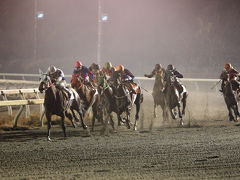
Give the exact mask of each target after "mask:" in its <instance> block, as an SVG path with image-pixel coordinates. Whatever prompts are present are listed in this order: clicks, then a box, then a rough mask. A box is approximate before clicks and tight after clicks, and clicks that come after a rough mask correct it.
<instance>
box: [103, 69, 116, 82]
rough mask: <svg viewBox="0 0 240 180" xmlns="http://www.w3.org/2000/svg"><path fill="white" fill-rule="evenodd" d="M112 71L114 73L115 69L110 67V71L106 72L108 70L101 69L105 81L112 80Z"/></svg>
mask: <svg viewBox="0 0 240 180" xmlns="http://www.w3.org/2000/svg"><path fill="white" fill-rule="evenodd" d="M114 71H115V68H114V67H112V68H111V69H110V70H108V69H106V68H103V69H102V72H103V74H104V75H105V76H106V79H107V80H110V81H111V80H112V77H113V73H114Z"/></svg>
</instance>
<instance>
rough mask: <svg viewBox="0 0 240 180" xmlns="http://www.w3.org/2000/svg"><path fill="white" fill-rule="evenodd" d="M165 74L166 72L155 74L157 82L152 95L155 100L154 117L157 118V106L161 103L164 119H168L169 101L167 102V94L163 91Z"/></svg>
mask: <svg viewBox="0 0 240 180" xmlns="http://www.w3.org/2000/svg"><path fill="white" fill-rule="evenodd" d="M163 76H164V74H160V73H157V74H156V75H155V82H154V86H153V92H152V96H153V100H154V111H153V116H154V118H156V107H157V106H158V105H160V106H161V108H162V117H163V120H167V119H168V112H167V106H166V104H167V103H166V98H165V94H164V93H163V91H162V90H163V88H164V83H163V78H164V77H163Z"/></svg>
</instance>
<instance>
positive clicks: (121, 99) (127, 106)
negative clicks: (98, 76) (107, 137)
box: [111, 72, 143, 130]
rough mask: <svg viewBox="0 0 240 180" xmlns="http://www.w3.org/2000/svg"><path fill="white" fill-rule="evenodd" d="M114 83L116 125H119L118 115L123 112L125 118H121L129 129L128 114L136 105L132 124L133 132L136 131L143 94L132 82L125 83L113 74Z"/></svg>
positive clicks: (118, 75)
mask: <svg viewBox="0 0 240 180" xmlns="http://www.w3.org/2000/svg"><path fill="white" fill-rule="evenodd" d="M113 76H114V83H113V84H112V86H111V87H112V89H113V94H114V99H115V103H116V110H115V112H116V113H117V114H118V123H120V120H121V118H120V115H121V114H122V113H123V112H125V113H126V117H125V118H123V119H124V120H125V121H123V122H126V125H127V127H128V128H129V129H130V113H131V108H132V106H133V104H135V105H136V114H135V122H134V127H133V129H134V130H137V120H138V119H139V111H140V106H141V103H142V102H143V94H142V92H141V89H140V87H139V86H137V85H136V84H135V83H133V82H132V81H125V80H123V79H122V78H121V76H120V74H119V73H117V72H115V73H114V75H113Z"/></svg>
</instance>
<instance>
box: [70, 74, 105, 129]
mask: <svg viewBox="0 0 240 180" xmlns="http://www.w3.org/2000/svg"><path fill="white" fill-rule="evenodd" d="M87 83H88V82H86V81H85V80H84V79H82V78H81V77H79V78H78V79H76V81H75V83H72V84H71V86H72V88H74V89H75V90H76V91H77V93H78V94H79V96H80V98H81V99H82V100H83V101H84V114H85V113H87V114H88V115H89V114H90V112H91V111H92V112H93V116H92V119H91V120H92V129H91V130H92V131H94V125H95V119H98V121H99V122H102V116H101V111H100V109H99V108H100V94H99V93H98V90H97V89H95V88H93V87H90V86H89V85H88V84H87Z"/></svg>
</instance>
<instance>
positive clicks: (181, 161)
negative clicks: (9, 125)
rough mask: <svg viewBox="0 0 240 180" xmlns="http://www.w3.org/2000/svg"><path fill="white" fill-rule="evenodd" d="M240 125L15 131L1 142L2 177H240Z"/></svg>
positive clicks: (10, 132)
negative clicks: (64, 132)
mask: <svg viewBox="0 0 240 180" xmlns="http://www.w3.org/2000/svg"><path fill="white" fill-rule="evenodd" d="M239 128H240V127H239V126H237V125H236V124H235V125H234V124H230V123H226V125H221V126H208V127H207V126H206V127H204V126H203V127H201V126H196V127H192V128H188V127H183V128H180V127H175V128H174V127H164V128H163V127H161V128H155V129H154V130H153V131H152V132H149V131H139V132H133V131H132V130H127V129H126V128H125V127H120V128H118V130H117V132H115V133H114V132H111V131H110V133H109V136H101V135H100V130H98V129H100V126H99V127H97V131H96V132H95V133H93V134H92V135H91V136H88V133H87V132H86V131H83V130H82V129H81V128H80V127H78V128H76V129H73V128H72V127H67V132H68V138H67V139H63V138H62V131H61V129H60V127H59V126H58V125H56V126H55V127H53V131H52V139H53V141H52V142H47V140H46V127H45V128H40V129H34V130H26V131H21V130H18V131H9V132H4V133H2V134H1V138H0V147H1V148H0V162H1V166H0V179H59V178H60V179H141V178H143V179H160V178H161V179H163V178H171V179H172V178H177V179H187V178H188V179H189V178H190V179H199V178H210V179H213V178H229V177H232V178H236V179H238V178H239V177H240V171H239V169H240V150H239V142H240V132H239V131H240V129H239Z"/></svg>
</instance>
